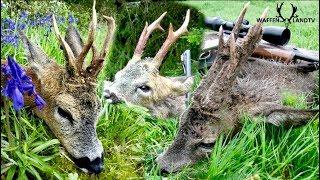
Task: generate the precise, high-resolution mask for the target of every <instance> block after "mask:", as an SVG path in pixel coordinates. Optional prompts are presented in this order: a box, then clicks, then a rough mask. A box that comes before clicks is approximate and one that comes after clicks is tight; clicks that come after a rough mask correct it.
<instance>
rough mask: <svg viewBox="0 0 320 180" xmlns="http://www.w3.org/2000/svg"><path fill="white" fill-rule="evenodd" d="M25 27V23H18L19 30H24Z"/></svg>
mask: <svg viewBox="0 0 320 180" xmlns="http://www.w3.org/2000/svg"><path fill="white" fill-rule="evenodd" d="M26 27H27V25H26V24H25V23H19V24H18V29H19V30H24V29H25V28H26Z"/></svg>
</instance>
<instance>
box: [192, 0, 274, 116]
mask: <svg viewBox="0 0 320 180" xmlns="http://www.w3.org/2000/svg"><path fill="white" fill-rule="evenodd" d="M248 5H249V4H246V5H245V7H244V9H243V10H242V11H241V13H240V16H239V18H238V20H237V22H236V25H235V27H238V26H239V25H240V23H242V21H241V18H243V16H244V14H245V12H246V10H247V8H248ZM267 11H268V8H266V9H265V11H264V12H263V14H262V15H261V19H264V18H266V16H267ZM220 32H221V29H220ZM238 33H239V31H238V30H237V28H236V29H233V33H231V35H230V37H229V39H228V41H227V44H225V43H224V42H220V43H219V44H223V46H219V50H218V51H219V52H220V51H224V52H225V51H228V52H229V53H228V56H229V58H228V59H229V60H227V61H226V60H225V59H224V58H223V57H225V53H222V54H221V53H219V55H218V56H217V59H216V60H215V63H214V64H213V65H212V67H211V68H210V70H209V72H208V76H207V78H206V79H205V80H204V82H203V83H201V84H200V87H199V88H198V89H199V90H201V91H202V92H200V91H199V92H198V90H197V92H195V97H194V98H195V100H197V101H198V102H200V104H201V106H203V107H204V108H205V107H207V108H210V111H215V110H218V109H219V107H221V106H226V105H228V104H229V103H230V101H231V100H230V94H231V92H230V91H231V89H232V87H233V84H234V83H235V80H236V77H237V75H238V72H239V70H240V69H241V66H242V64H244V62H246V60H247V59H248V58H249V56H251V54H252V53H253V51H254V50H255V47H256V46H257V44H258V43H259V41H260V40H261V36H262V21H261V22H258V23H257V24H256V25H254V26H252V27H251V28H250V29H249V32H248V34H247V35H246V36H245V38H243V39H241V40H238V41H237V38H236V36H238ZM221 36H222V33H221V34H220V41H223V38H221ZM213 75H214V76H213ZM205 109H206V108H205Z"/></svg>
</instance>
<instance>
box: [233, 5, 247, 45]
mask: <svg viewBox="0 0 320 180" xmlns="http://www.w3.org/2000/svg"><path fill="white" fill-rule="evenodd" d="M249 5H250V1H249V2H248V3H247V4H245V5H244V7H243V9H242V11H241V12H240V15H239V17H238V19H237V22H236V23H235V25H234V27H233V29H232V33H234V35H235V39H237V38H238V36H239V32H240V29H241V26H242V22H243V18H244V15H245V14H246V12H247V10H248V8H249Z"/></svg>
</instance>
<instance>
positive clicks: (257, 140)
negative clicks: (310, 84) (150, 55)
mask: <svg viewBox="0 0 320 180" xmlns="http://www.w3.org/2000/svg"><path fill="white" fill-rule="evenodd" d="M184 3H186V4H188V5H191V6H194V7H196V8H198V9H199V10H200V11H201V12H202V13H204V14H205V15H207V16H221V17H222V18H224V19H227V20H233V19H235V18H236V17H237V15H238V13H239V12H240V10H241V7H242V5H243V4H244V2H222V1H215V2H212V1H210V2H209V1H208V2H199V1H188V2H184ZM293 3H294V4H295V5H297V6H298V9H299V10H298V14H299V16H301V17H304V16H306V17H318V14H319V12H318V8H319V4H318V3H317V2H310V1H308V2H306V1H305V2H298V1H294V2H293ZM287 4H288V3H287ZM266 6H269V8H270V16H274V15H275V6H276V3H275V2H270V1H269V2H258V1H253V2H251V5H250V9H249V11H248V13H247V16H246V18H247V19H248V20H249V21H250V22H251V23H253V22H254V21H255V18H256V17H258V16H259V15H260V14H261V12H262V11H263V9H264V8H265V7H266ZM77 13H79V14H80V13H82V12H77ZM168 13H170V12H168ZM171 13H172V12H171ZM82 16H88V13H83V14H82ZM316 19H317V18H316ZM81 23H82V24H83V26H85V27H86V25H87V22H81ZM268 25H280V24H270V23H269V24H268ZM103 27H104V26H103V25H100V26H99V29H98V38H97V42H96V43H97V44H101V43H102V42H101V41H102V38H99V37H103V31H104V30H105V29H104V28H103ZM290 29H291V32H292V39H291V41H290V43H291V44H295V45H297V46H298V47H303V48H307V49H314V50H317V49H318V48H319V41H318V37H319V34H318V19H317V22H316V23H312V24H302V25H301V24H292V26H290ZM60 31H61V32H64V29H63V28H62V27H61V30H60ZM81 31H82V34H84V33H85V31H86V28H81ZM119 31H121V29H119ZM126 33H128V32H126ZM27 35H28V37H30V38H31V40H33V41H35V42H37V43H39V44H40V45H41V47H42V48H43V49H44V50H45V52H46V53H47V54H48V55H49V56H50V57H52V58H54V59H56V60H57V61H58V62H59V63H60V64H63V63H64V61H63V59H64V58H63V53H62V51H61V50H60V49H59V46H58V43H57V41H56V39H55V37H54V35H53V34H50V35H49V36H48V37H47V38H44V36H43V35H44V31H43V30H41V29H32V28H31V29H28V33H27ZM161 38H165V37H161ZM118 47H121V46H120V45H119V46H118ZM130 48H131V49H132V48H134V47H130ZM180 48H181V47H180ZM116 50H117V51H114V52H112V55H111V56H110V57H115V56H116V55H117V54H120V55H121V58H122V59H121V61H120V62H118V61H115V60H114V59H112V58H109V59H108V63H110V64H109V66H111V65H112V64H116V63H118V64H120V65H117V68H120V66H123V65H124V64H125V60H123V57H127V56H128V57H129V56H130V55H131V54H130V55H127V54H126V53H127V52H126V50H127V49H123V50H122V51H121V49H119V48H116ZM150 51H152V50H150ZM8 54H11V55H14V56H15V58H16V59H17V60H18V61H19V62H20V63H21V64H26V63H27V61H26V59H25V54H24V52H23V48H22V47H21V46H19V47H18V48H16V49H15V48H13V47H10V46H6V47H4V48H2V50H1V57H2V58H3V57H5V56H7V55H8ZM122 55H124V56H122ZM169 57H170V58H171V59H175V58H176V59H177V58H178V59H179V53H177V52H173V53H170V54H169ZM121 64H122V65H121ZM118 66H119V67H118ZM175 67H176V62H172V61H169V62H168V63H167V64H166V66H165V67H164V68H163V69H162V71H166V73H167V74H168V75H177V74H180V73H181V68H178V70H177V68H175ZM107 70H108V69H106V71H107ZM106 76H112V75H109V74H106V72H104V73H103V74H102V75H100V76H99V82H100V84H101V82H102V78H103V77H106ZM199 80H200V77H199V76H197V83H199ZM99 91H100V89H99ZM316 96H318V94H317V95H316ZM282 102H283V104H285V105H288V106H292V107H299V108H305V107H307V104H306V102H305V96H303V95H301V96H294V95H291V94H288V93H284V94H283V99H282ZM316 105H317V104H316ZM11 112H13V110H12V109H11ZM11 114H12V113H11ZM22 117H23V121H21V122H20V125H21V134H22V135H21V139H22V140H21V141H23V142H26V143H22V144H21V145H17V149H15V150H12V149H8V148H3V147H2V149H1V157H2V159H3V160H2V161H1V167H3V165H4V164H6V163H8V162H9V161H8V160H6V159H4V158H3V157H4V154H3V152H4V151H6V152H8V151H10V153H7V154H9V155H10V158H13V160H15V161H17V162H19V163H17V164H18V165H17V166H16V169H14V170H11V171H15V170H17V169H26V167H29V166H30V165H29V164H28V162H27V161H25V160H24V159H25V157H24V158H19V156H17V155H15V154H17V153H22V154H24V155H26V156H30V157H31V156H32V157H34V156H37V157H36V158H34V159H40V160H41V159H44V158H42V157H38V156H47V157H52V159H51V158H49V159H48V160H47V161H46V163H45V164H49V166H45V165H44V166H43V168H42V169H41V167H39V163H38V164H37V163H34V165H33V166H34V167H35V168H36V171H37V172H40V176H43V177H45V178H44V179H47V178H49V177H52V175H51V172H53V171H55V172H57V173H58V174H59V176H62V177H65V178H66V177H67V176H69V177H71V176H77V175H78V176H79V179H94V178H96V179H98V178H99V179H129V178H131V179H161V178H162V177H161V176H159V168H158V167H157V165H156V163H155V158H156V156H157V155H158V154H159V153H161V152H163V151H164V150H165V149H166V147H168V146H169V145H170V143H171V142H172V140H173V139H174V137H175V134H176V130H177V127H178V123H177V119H154V118H152V117H151V116H150V115H149V114H148V112H147V111H146V109H144V108H142V107H136V106H130V107H128V106H127V105H124V104H122V105H117V106H111V105H106V106H105V107H104V113H103V116H102V117H101V119H100V121H99V123H98V127H97V131H98V137H99V139H100V140H101V141H102V143H103V147H104V149H105V159H104V161H105V165H104V166H105V170H104V171H103V172H102V173H101V174H100V175H99V176H98V177H94V176H92V175H88V174H85V173H83V172H81V171H80V170H79V169H77V168H76V167H75V166H74V165H73V163H71V162H70V161H69V160H68V159H67V158H66V157H65V156H63V155H62V153H61V151H59V144H56V143H55V141H52V142H53V143H52V144H49V145H50V146H49V145H48V147H46V148H44V149H42V150H41V148H38V149H40V150H41V151H40V150H39V151H36V152H35V153H34V154H32V153H30V152H31V151H32V149H34V148H36V147H37V146H39V145H41V143H45V142H46V141H49V140H52V139H54V137H53V136H52V134H51V132H50V130H49V129H48V128H47V126H46V125H45V123H44V122H43V120H41V119H39V118H36V117H35V116H33V115H32V114H31V113H27V111H22ZM4 118H5V114H4V112H3V110H2V109H1V126H3V125H4V124H3V120H4ZM10 118H12V125H16V123H15V124H14V123H13V121H15V119H14V117H13V115H10ZM262 119H263V117H260V118H256V119H251V118H248V117H244V118H243V121H244V125H243V128H242V130H241V132H239V133H238V134H237V135H236V136H235V137H234V138H233V139H232V140H231V141H228V142H227V141H224V138H223V137H220V138H219V140H218V142H217V143H216V145H215V147H214V150H213V152H212V155H211V157H210V158H209V159H204V160H202V161H200V162H198V163H197V164H196V165H193V166H190V167H186V168H184V169H183V170H182V171H181V172H178V173H175V174H170V175H168V178H169V179H246V178H249V177H255V178H257V177H260V178H262V179H318V176H319V166H318V164H319V160H318V159H319V139H318V138H319V126H318V124H319V123H318V120H316V121H314V122H311V123H309V124H308V125H306V126H304V127H301V128H297V129H285V128H284V127H279V128H278V127H273V126H271V125H267V124H264V123H261V122H260V121H262ZM35 130H36V131H35ZM12 131H13V132H14V134H15V135H19V133H20V132H19V128H18V127H17V128H15V126H12ZM1 139H2V140H3V139H4V140H6V139H7V137H6V134H4V133H3V134H1ZM39 143H40V144H39ZM24 144H26V145H24ZM29 151H30V152H29ZM59 152H60V153H59ZM41 163H42V162H41ZM42 164H43V163H42ZM1 169H3V168H1ZM38 169H39V170H38ZM28 172H31V174H33V176H36V175H35V174H36V173H35V171H33V170H32V169H31V170H29V171H28ZM32 172H33V173H32ZM69 173H77V175H75V174H69ZM1 174H2V175H3V173H2V171H1ZM4 174H5V173H4ZM8 174H9V171H7V174H6V176H8ZM11 174H12V173H11ZM29 176H30V173H29Z"/></svg>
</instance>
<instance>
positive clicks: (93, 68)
mask: <svg viewBox="0 0 320 180" xmlns="http://www.w3.org/2000/svg"><path fill="white" fill-rule="evenodd" d="M103 17H104V18H105V19H106V20H107V26H108V31H107V34H106V37H105V39H104V42H103V45H102V49H101V51H100V53H97V49H96V47H95V46H94V45H92V51H93V57H92V61H91V64H90V66H89V67H87V69H86V71H87V73H89V76H90V77H96V76H97V75H98V73H99V72H100V70H101V69H102V65H103V61H104V58H105V57H106V56H107V54H108V52H109V49H110V46H111V43H112V41H113V38H114V34H115V29H116V23H115V20H114V19H113V18H112V17H109V16H103Z"/></svg>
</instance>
